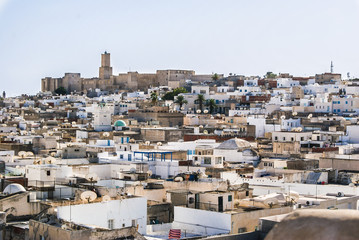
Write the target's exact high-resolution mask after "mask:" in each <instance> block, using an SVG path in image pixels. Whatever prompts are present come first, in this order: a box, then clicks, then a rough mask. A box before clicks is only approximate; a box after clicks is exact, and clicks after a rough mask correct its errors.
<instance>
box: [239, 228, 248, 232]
mask: <svg viewBox="0 0 359 240" xmlns="http://www.w3.org/2000/svg"><path fill="white" fill-rule="evenodd" d="M246 231H247V229H246V228H238V233H244V232H246Z"/></svg>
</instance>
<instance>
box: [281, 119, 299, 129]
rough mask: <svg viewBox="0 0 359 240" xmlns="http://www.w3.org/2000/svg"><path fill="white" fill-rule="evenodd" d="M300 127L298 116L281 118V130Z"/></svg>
mask: <svg viewBox="0 0 359 240" xmlns="http://www.w3.org/2000/svg"><path fill="white" fill-rule="evenodd" d="M298 127H301V125H300V118H296V119H293V118H290V119H281V130H282V131H283V130H284V131H292V129H293V128H298Z"/></svg>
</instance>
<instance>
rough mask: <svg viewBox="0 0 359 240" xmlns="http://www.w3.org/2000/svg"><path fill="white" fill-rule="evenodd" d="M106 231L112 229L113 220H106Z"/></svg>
mask: <svg viewBox="0 0 359 240" xmlns="http://www.w3.org/2000/svg"><path fill="white" fill-rule="evenodd" d="M108 229H113V219H109V220H108Z"/></svg>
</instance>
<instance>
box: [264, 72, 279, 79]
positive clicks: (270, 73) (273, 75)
mask: <svg viewBox="0 0 359 240" xmlns="http://www.w3.org/2000/svg"><path fill="white" fill-rule="evenodd" d="M265 77H266V78H276V77H277V74H275V73H273V72H267V73H266V75H265Z"/></svg>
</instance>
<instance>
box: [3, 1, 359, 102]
mask: <svg viewBox="0 0 359 240" xmlns="http://www.w3.org/2000/svg"><path fill="white" fill-rule="evenodd" d="M104 51H107V52H110V53H111V64H112V66H113V72H114V74H118V73H123V72H127V71H138V72H140V73H154V72H155V71H156V70H157V69H188V70H195V71H196V73H199V74H211V73H222V74H225V75H228V74H229V73H235V74H241V75H259V76H263V75H264V74H265V73H266V72H268V71H272V72H274V73H280V72H281V73H291V74H293V75H295V76H312V75H314V74H316V73H323V72H328V71H330V62H331V61H333V63H334V71H335V72H338V73H342V74H343V76H344V77H346V76H347V73H348V72H350V76H351V77H353V76H354V77H359V0H290V1H288V0H270V1H268V0H251V1H248V0H101V1H93V0H76V1H74V0H61V1H59V0H31V1H23V0H0V92H2V91H3V90H5V91H6V92H7V95H8V96H9V95H10V96H14V95H19V94H23V93H26V94H36V93H37V92H39V91H40V87H41V85H40V84H41V78H43V77H62V76H63V75H64V73H66V72H78V73H81V76H83V77H88V78H90V77H97V76H98V68H99V66H100V54H101V53H103V52H104Z"/></svg>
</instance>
